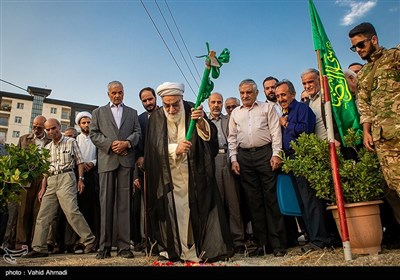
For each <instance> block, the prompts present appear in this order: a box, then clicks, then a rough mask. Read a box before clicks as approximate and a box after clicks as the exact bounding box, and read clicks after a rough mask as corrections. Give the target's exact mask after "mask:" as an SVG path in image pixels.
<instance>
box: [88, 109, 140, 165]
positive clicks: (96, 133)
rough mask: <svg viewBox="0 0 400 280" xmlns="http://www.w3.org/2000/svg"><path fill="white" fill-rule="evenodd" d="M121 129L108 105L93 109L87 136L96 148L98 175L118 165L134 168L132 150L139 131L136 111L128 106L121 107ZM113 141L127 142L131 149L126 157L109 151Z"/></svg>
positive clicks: (137, 139)
mask: <svg viewBox="0 0 400 280" xmlns="http://www.w3.org/2000/svg"><path fill="white" fill-rule="evenodd" d="M123 106H124V109H123V113H122V118H121V127H120V128H119V129H118V127H117V124H116V122H115V120H114V116H113V114H112V112H111V108H110V104H109V103H108V104H107V105H105V106H102V107H99V108H97V109H95V110H94V111H93V113H92V121H91V123H90V132H89V136H90V139H91V140H92V142H93V144H94V145H95V146H96V147H97V148H98V171H99V173H102V172H108V171H112V170H115V169H117V168H118V166H119V165H122V166H124V167H134V165H135V153H134V150H135V148H136V147H137V145H138V143H139V139H140V136H141V129H140V125H139V119H138V114H137V111H136V110H135V109H133V108H131V107H129V106H126V105H125V104H124V105H123ZM115 140H120V141H129V142H130V143H131V149H128V154H127V155H126V156H120V155H117V154H116V153H114V152H113V151H112V150H111V145H112V142H113V141H115Z"/></svg>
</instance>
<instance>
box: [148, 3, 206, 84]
mask: <svg viewBox="0 0 400 280" xmlns="http://www.w3.org/2000/svg"><path fill="white" fill-rule="evenodd" d="M154 2H155V3H156V5H157V8H158V11H159V12H160V14H161V16H162V18H163V19H164V22H165V25H166V26H167V28H168V30H169V33H170V34H171V37H172V39H173V40H174V42H175V45H176V47H177V48H178V50H179V53H180V54H181V56H182V58H183V61H184V62H185V64H186V67H187V68H188V69H189V72H190V74H191V75H192V78H193V80H194V81H195V82H196V85H197V87H199V83H198V82H197V81H196V78H195V77H194V75H193V72H192V70H191V69H190V67H189V65H188V63H187V61H186V59H185V56H184V55H183V53H182V51H181V48H180V47H179V45H178V42H177V41H176V40H175V36H174V34H173V33H172V30H171V28H169V24H168V22H167V20H166V19H165V17H164V14H163V13H162V11H161V9H160V6H159V5H158V3H157V1H156V0H154ZM170 13H171V11H170Z"/></svg>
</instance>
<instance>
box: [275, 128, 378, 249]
mask: <svg viewBox="0 0 400 280" xmlns="http://www.w3.org/2000/svg"><path fill="white" fill-rule="evenodd" d="M358 137H359V136H358V135H357V134H356V133H355V132H354V130H351V129H350V130H349V131H348V134H347V136H346V137H345V141H346V144H347V146H348V147H352V148H353V149H354V150H355V151H356V152H357V156H358V160H353V159H344V157H343V155H342V154H341V153H340V151H339V150H338V149H337V157H338V163H339V174H340V181H341V187H342V193H343V200H344V203H345V210H346V211H345V212H346V219H347V225H348V228H349V235H350V243H351V247H352V252H353V253H358V254H375V253H378V252H380V250H381V246H380V244H381V242H382V235H383V233H382V225H381V220H380V215H379V204H380V203H382V200H379V199H380V198H382V197H383V196H384V189H383V185H384V178H383V175H382V172H381V170H380V166H379V161H378V158H377V156H376V154H375V153H372V152H369V151H367V150H366V149H365V148H364V147H363V148H361V149H359V150H357V149H356V148H355V146H356V145H355V143H356V141H357V139H358ZM291 145H292V147H293V149H294V150H295V154H296V156H295V157H294V158H288V157H285V156H283V166H282V170H283V171H284V172H286V173H289V172H293V174H294V175H295V176H303V177H305V178H306V179H307V180H308V182H309V184H310V187H311V188H313V189H314V190H315V193H316V196H317V197H318V198H321V199H324V200H326V201H327V202H328V203H329V204H331V205H330V206H329V207H328V210H332V211H333V212H332V214H333V216H334V218H335V220H336V224H337V226H338V230H339V233H341V230H340V223H339V220H338V213H337V207H336V195H335V190H334V183H333V178H332V171H331V161H330V154H329V145H328V141H327V140H321V139H318V138H317V137H316V135H315V134H305V133H303V134H302V135H300V137H299V138H298V139H297V141H296V142H295V141H292V142H291ZM364 205H367V206H368V208H373V210H368V211H374V213H373V214H367V215H366V216H368V217H372V218H373V219H374V220H375V221H374V222H375V223H377V225H373V226H371V225H367V226H366V227H367V228H363V227H362V226H360V225H358V224H357V225H356V224H354V225H353V217H356V216H355V215H359V214H358V213H357V214H354V213H351V212H350V211H353V210H354V209H357V210H359V206H364ZM361 215H364V214H361ZM367 233H370V234H367ZM358 236H366V237H372V236H374V237H376V238H377V239H378V240H376V241H373V242H375V245H371V244H369V245H366V246H367V248H364V246H365V245H359V244H357V243H355V242H356V238H358ZM376 243H379V244H376Z"/></svg>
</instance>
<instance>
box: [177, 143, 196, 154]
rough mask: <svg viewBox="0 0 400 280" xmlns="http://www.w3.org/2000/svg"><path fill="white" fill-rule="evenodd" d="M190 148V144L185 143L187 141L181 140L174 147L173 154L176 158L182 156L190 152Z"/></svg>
mask: <svg viewBox="0 0 400 280" xmlns="http://www.w3.org/2000/svg"><path fill="white" fill-rule="evenodd" d="M190 147H192V142H190V141H187V140H182V141H181V142H180V143H179V144H178V146H177V147H176V150H175V153H176V155H177V156H179V155H181V154H184V153H188V152H189V150H190Z"/></svg>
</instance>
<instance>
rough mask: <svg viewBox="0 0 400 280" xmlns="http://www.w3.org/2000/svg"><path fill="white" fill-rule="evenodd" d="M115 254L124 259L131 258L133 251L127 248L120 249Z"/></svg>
mask: <svg viewBox="0 0 400 280" xmlns="http://www.w3.org/2000/svg"><path fill="white" fill-rule="evenodd" d="M117 256H118V257H122V258H125V259H132V258H133V257H134V256H133V253H132V252H131V251H129V250H121V251H119V252H118V254H117Z"/></svg>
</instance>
